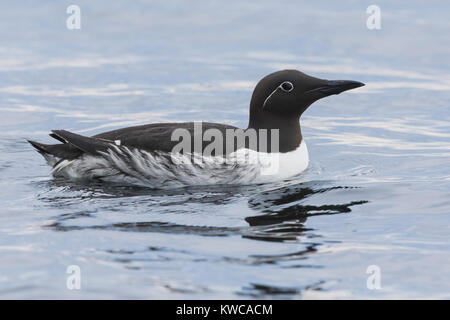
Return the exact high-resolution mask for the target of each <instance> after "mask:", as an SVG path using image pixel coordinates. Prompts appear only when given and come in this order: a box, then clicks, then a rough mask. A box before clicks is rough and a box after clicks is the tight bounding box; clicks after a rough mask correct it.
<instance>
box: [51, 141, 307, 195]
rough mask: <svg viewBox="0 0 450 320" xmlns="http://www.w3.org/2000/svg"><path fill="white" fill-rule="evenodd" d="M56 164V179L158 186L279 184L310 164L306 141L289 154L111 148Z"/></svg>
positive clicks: (248, 151) (52, 163)
mask: <svg viewBox="0 0 450 320" xmlns="http://www.w3.org/2000/svg"><path fill="white" fill-rule="evenodd" d="M48 160H50V159H47V161H48ZM56 160H58V159H56ZM56 160H54V159H52V161H48V162H49V164H50V165H54V167H53V171H52V173H53V175H54V176H63V177H66V178H69V179H72V180H92V179H96V180H101V181H107V182H114V183H119V184H131V185H140V186H147V187H152V188H174V187H182V186H187V185H211V184H252V183H267V182H275V181H279V180H283V179H286V178H289V177H292V176H295V175H297V174H299V173H300V172H302V171H304V170H305V169H306V168H307V167H308V161H309V159H308V150H307V147H306V144H305V143H304V142H303V141H302V143H301V144H300V146H299V147H298V148H297V149H296V150H294V151H291V152H287V153H263V152H256V151H253V150H249V149H240V150H238V151H236V152H234V153H232V154H230V155H229V156H228V157H226V158H223V157H219V156H217V157H202V156H201V155H198V154H194V155H192V156H191V155H182V154H178V153H177V154H169V153H163V152H147V151H144V150H139V149H129V148H127V147H125V146H120V145H117V144H111V148H110V149H108V151H107V152H104V153H102V154H101V155H99V156H93V155H83V156H81V157H80V158H77V159H74V160H62V161H59V162H56ZM55 162H56V164H55Z"/></svg>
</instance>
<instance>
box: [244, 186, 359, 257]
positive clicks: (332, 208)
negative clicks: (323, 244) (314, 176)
mask: <svg viewBox="0 0 450 320" xmlns="http://www.w3.org/2000/svg"><path fill="white" fill-rule="evenodd" d="M352 188H354V187H343V186H332V187H320V186H317V185H316V186H314V184H313V183H309V184H303V183H302V184H297V185H293V186H288V187H282V188H279V189H276V190H272V191H266V192H262V193H260V194H258V195H257V196H255V197H253V198H251V199H250V200H249V206H250V208H252V209H254V210H256V211H259V212H262V213H263V214H262V215H257V216H251V217H246V218H245V220H246V221H247V222H248V224H249V225H250V229H249V230H248V232H247V233H246V234H244V237H247V238H252V239H258V240H265V241H286V240H296V239H297V237H298V236H300V235H302V234H303V233H304V232H305V231H310V230H311V229H309V228H306V227H305V222H306V219H307V218H308V217H312V216H318V215H333V214H339V213H347V212H350V211H351V207H352V206H355V205H361V204H364V203H367V202H368V201H367V200H358V201H351V202H347V203H344V204H325V205H307V204H302V202H303V201H304V200H306V199H307V198H309V197H311V196H313V195H316V194H320V193H326V192H331V191H334V190H342V189H352ZM312 249H313V248H311V250H312Z"/></svg>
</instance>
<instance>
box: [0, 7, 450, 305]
mask: <svg viewBox="0 0 450 320" xmlns="http://www.w3.org/2000/svg"><path fill="white" fill-rule="evenodd" d="M74 4H77V5H79V6H80V8H81V29H80V30H68V29H67V28H66V19H67V17H68V15H67V14H66V8H67V6H68V5H69V3H66V2H58V3H56V2H55V1H40V2H39V5H37V4H36V3H34V2H32V1H11V0H9V1H2V2H1V3H0V34H1V36H0V128H1V130H0V155H1V156H0V190H1V191H0V204H1V207H0V298H3V299H5V298H7V299H9V298H31V299H34V298H58V299H73V298H86V299H91V298H94V299H101V298H139V299H160V298H168V299H186V298H191V299H197V298H207V299H215V298H224V299H228V298H232V299H234V298H238V299H241V298H250V299H251V298H264V299H265V298H268V299H269V298H271V299H280V298H283V299H285V298H286V299H299V298H303V299H320V298H351V299H358V298H370V299H372V298H388V299H396V298H437V299H442V298H447V299H448V298H450V267H449V266H450V253H449V252H450V244H449V240H450V167H449V159H450V112H449V111H450V105H449V101H450V99H449V98H450V76H449V73H450V72H449V71H450V63H449V62H450V61H449V56H450V46H449V43H450V19H449V13H450V10H449V9H450V3H449V2H448V1H433V2H432V3H431V2H425V1H395V2H393V1H377V3H376V4H377V5H379V6H380V8H381V19H382V20H381V23H382V24H381V29H380V30H368V29H367V27H366V19H367V17H368V14H367V13H366V8H367V7H368V6H369V5H370V4H373V3H372V2H371V1H346V2H331V1H329V2H326V1H314V2H310V1H308V2H306V1H305V2H304V3H300V2H299V1H263V2H258V5H256V4H255V3H253V2H245V1H226V2H224V1H189V2H186V1H177V2H173V1H171V2H170V3H169V2H167V1H113V2H111V1H76V3H74ZM284 68H295V69H299V70H301V71H303V72H306V73H308V74H311V75H313V76H316V77H321V78H327V79H351V80H357V81H362V82H364V83H366V86H365V87H363V88H359V89H356V90H352V91H350V92H346V93H343V94H341V95H339V96H332V97H328V98H326V99H323V100H320V101H318V102H317V103H315V104H314V105H313V106H311V107H310V108H309V109H308V110H307V111H306V113H305V114H304V115H303V117H302V130H303V135H304V137H305V140H306V143H307V145H308V148H309V152H310V160H311V163H310V167H309V169H308V170H307V171H306V172H305V174H303V175H301V176H299V177H296V178H294V179H290V180H289V181H280V182H279V183H275V184H267V185H259V186H242V187H239V188H237V187H223V186H215V187H213V188H211V187H208V188H204V187H201V186H198V187H195V188H184V189H177V190H170V191H167V190H166V191H158V190H149V189H144V188H131V187H128V188H124V187H123V188H121V187H113V186H108V185H95V184H91V185H82V184H75V183H71V182H68V181H64V180H59V179H58V180H56V179H54V178H52V177H51V175H50V168H49V167H48V166H47V165H46V164H45V161H44V159H43V158H42V157H41V156H40V155H39V154H38V153H36V152H35V151H34V150H33V149H32V147H31V146H30V145H28V144H27V143H26V141H25V138H32V139H35V140H38V141H42V142H50V141H52V139H51V138H50V137H48V136H47V134H48V132H49V131H50V130H51V129H60V128H64V129H67V130H71V131H74V132H78V133H82V134H86V135H91V134H96V133H99V132H102V131H106V130H112V129H115V128H120V127H125V126H131V125H136V124H143V123H151V122H163V121H200V120H203V121H213V122H224V123H229V124H232V125H236V126H240V127H245V126H246V125H247V120H248V118H247V117H248V104H249V100H250V96H251V93H252V89H253V87H254V85H255V84H256V82H257V81H258V80H259V79H260V78H262V77H263V76H264V75H266V74H268V73H271V72H273V71H276V70H279V69H284ZM70 265H77V266H79V267H80V270H81V289H80V290H69V289H68V288H67V286H66V280H67V277H68V276H69V275H68V274H67V273H66V270H67V267H68V266H70ZM371 265H375V266H377V267H378V268H379V271H380V273H379V274H380V275H381V280H380V284H381V288H380V289H375V290H371V289H369V288H368V286H367V279H368V277H369V276H370V274H368V273H367V272H366V271H367V268H368V267H369V266H371ZM369 287H370V286H369Z"/></svg>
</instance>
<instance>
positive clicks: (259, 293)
mask: <svg viewBox="0 0 450 320" xmlns="http://www.w3.org/2000/svg"><path fill="white" fill-rule="evenodd" d="M324 283H325V282H324V281H319V282H318V283H314V284H311V285H307V286H303V287H281V286H271V285H264V284H257V283H250V284H249V285H248V286H244V287H243V288H242V290H241V291H239V292H237V294H238V295H241V296H247V297H252V298H255V299H264V298H270V297H272V298H276V299H289V298H293V297H294V296H299V295H301V293H302V291H306V290H314V291H321V290H322V287H321V286H322V285H323V284H324Z"/></svg>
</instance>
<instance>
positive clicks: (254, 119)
mask: <svg viewBox="0 0 450 320" xmlns="http://www.w3.org/2000/svg"><path fill="white" fill-rule="evenodd" d="M248 129H254V130H256V131H257V132H258V130H260V129H267V130H268V131H269V133H268V136H269V137H271V136H272V135H271V134H270V130H271V129H278V130H279V141H278V145H279V152H283V153H285V152H289V151H294V150H295V149H297V148H298V146H299V145H300V143H301V142H302V132H301V129H300V117H295V116H294V117H284V116H280V115H276V114H269V113H258V114H253V115H250V121H249V124H248V128H247V130H248ZM258 136H259V133H258ZM268 144H271V139H270V138H269V139H268ZM269 150H270V146H269Z"/></svg>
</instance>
